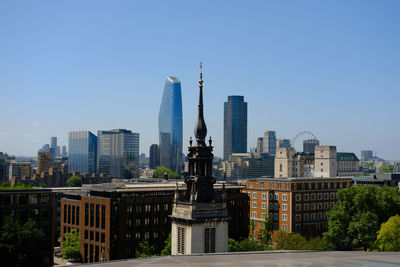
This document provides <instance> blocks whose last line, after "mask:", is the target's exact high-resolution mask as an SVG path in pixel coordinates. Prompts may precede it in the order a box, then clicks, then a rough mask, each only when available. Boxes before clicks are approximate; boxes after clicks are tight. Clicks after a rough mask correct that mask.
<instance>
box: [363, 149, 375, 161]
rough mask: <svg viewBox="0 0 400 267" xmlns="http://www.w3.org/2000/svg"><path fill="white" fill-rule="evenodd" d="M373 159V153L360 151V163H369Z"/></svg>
mask: <svg viewBox="0 0 400 267" xmlns="http://www.w3.org/2000/svg"><path fill="white" fill-rule="evenodd" d="M373 158H374V153H373V152H372V150H362V151H361V161H369V160H372V159H373Z"/></svg>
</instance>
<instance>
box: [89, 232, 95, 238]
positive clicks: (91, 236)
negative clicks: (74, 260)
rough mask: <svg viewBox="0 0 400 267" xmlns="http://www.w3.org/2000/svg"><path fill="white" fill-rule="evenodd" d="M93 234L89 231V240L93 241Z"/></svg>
mask: <svg viewBox="0 0 400 267" xmlns="http://www.w3.org/2000/svg"><path fill="white" fill-rule="evenodd" d="M93 234H94V232H93V231H90V240H93Z"/></svg>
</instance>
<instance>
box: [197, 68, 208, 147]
mask: <svg viewBox="0 0 400 267" xmlns="http://www.w3.org/2000/svg"><path fill="white" fill-rule="evenodd" d="M199 89H200V91H199V106H198V107H199V111H198V117H197V123H196V126H195V128H194V136H196V140H197V144H198V145H202V146H205V145H206V144H205V142H204V141H205V137H206V135H207V126H206V123H205V121H204V116H203V62H200V80H199Z"/></svg>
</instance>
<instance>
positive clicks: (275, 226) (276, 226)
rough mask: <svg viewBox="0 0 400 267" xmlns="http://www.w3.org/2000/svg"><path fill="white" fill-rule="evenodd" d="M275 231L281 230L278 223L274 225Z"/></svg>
mask: <svg viewBox="0 0 400 267" xmlns="http://www.w3.org/2000/svg"><path fill="white" fill-rule="evenodd" d="M274 230H275V231H277V230H279V224H278V223H274Z"/></svg>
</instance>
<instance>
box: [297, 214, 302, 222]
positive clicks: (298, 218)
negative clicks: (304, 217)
mask: <svg viewBox="0 0 400 267" xmlns="http://www.w3.org/2000/svg"><path fill="white" fill-rule="evenodd" d="M296 222H301V214H296Z"/></svg>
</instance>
